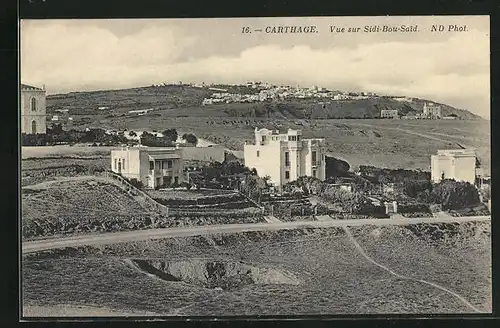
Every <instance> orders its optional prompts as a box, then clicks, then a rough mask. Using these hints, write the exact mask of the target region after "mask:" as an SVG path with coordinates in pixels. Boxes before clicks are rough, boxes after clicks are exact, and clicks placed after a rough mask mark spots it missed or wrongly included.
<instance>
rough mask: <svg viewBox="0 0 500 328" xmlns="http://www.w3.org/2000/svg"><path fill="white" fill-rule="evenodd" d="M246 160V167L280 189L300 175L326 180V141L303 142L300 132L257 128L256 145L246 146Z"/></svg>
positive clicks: (312, 140)
mask: <svg viewBox="0 0 500 328" xmlns="http://www.w3.org/2000/svg"><path fill="white" fill-rule="evenodd" d="M244 158H245V166H247V167H249V168H255V169H256V170H257V174H258V175H259V176H261V177H264V176H269V177H270V181H269V182H271V183H272V184H274V185H275V186H276V187H279V188H281V187H282V186H283V185H284V184H286V183H287V182H291V181H294V180H297V179H298V178H299V177H301V176H311V177H316V178H318V179H320V180H325V175H326V174H325V168H326V165H325V139H322V138H321V139H302V131H301V130H292V129H288V131H287V133H283V134H280V132H279V131H272V130H268V129H260V130H259V129H257V128H255V144H254V145H251V144H245V146H244Z"/></svg>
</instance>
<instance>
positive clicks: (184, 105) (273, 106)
mask: <svg viewBox="0 0 500 328" xmlns="http://www.w3.org/2000/svg"><path fill="white" fill-rule="evenodd" d="M219 87H223V86H219ZM232 88H233V89H234V90H233V89H231V90H228V91H230V92H243V91H245V92H247V91H248V90H239V89H237V88H236V87H232ZM235 88H236V89H235ZM212 93H213V91H211V90H209V89H208V88H200V87H191V86H188V85H167V86H159V87H154V86H149V87H140V88H131V89H121V90H101V91H89V92H71V93H68V94H57V95H49V96H47V112H48V113H53V112H54V111H55V110H58V109H68V110H69V113H70V114H71V115H96V114H104V115H106V116H110V117H112V116H117V115H123V114H125V113H127V112H128V111H129V110H136V109H155V110H159V111H168V112H169V115H170V116H195V117H207V116H208V117H262V118H275V119H290V118H295V119H336V118H378V117H379V116H380V110H382V109H397V110H399V112H400V113H401V114H408V113H413V114H414V113H417V112H419V111H421V110H422V106H423V103H424V102H425V101H427V100H422V99H415V100H414V101H413V102H412V103H404V102H399V101H396V100H394V99H392V98H389V97H373V98H369V99H360V100H338V101H334V100H332V101H321V100H318V99H304V100H294V101H287V102H259V103H250V104H248V103H246V104H244V103H231V104H220V105H211V106H207V107H202V106H201V102H202V100H203V99H204V98H206V97H209V96H210V95H211V94H212ZM99 107H109V108H107V109H104V110H99V109H98V108H99ZM442 111H443V114H444V115H450V114H456V115H457V116H458V117H460V118H461V119H478V118H479V116H477V115H474V114H472V113H471V112H469V111H466V110H462V109H457V108H454V107H451V106H447V105H444V104H442Z"/></svg>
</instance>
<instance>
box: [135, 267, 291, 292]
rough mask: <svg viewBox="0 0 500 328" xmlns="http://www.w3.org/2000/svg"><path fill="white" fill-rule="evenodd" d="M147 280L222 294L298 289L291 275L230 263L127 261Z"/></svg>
mask: <svg viewBox="0 0 500 328" xmlns="http://www.w3.org/2000/svg"><path fill="white" fill-rule="evenodd" d="M128 263H129V264H132V265H133V266H135V267H136V268H138V269H140V270H142V271H143V272H145V273H146V274H148V275H150V276H154V277H157V278H160V279H162V280H166V281H178V282H179V281H182V282H185V283H188V284H191V285H197V286H201V287H206V288H219V289H223V290H227V289H234V288H238V287H242V286H246V285H252V284H259V285H262V284H279V285H281V284H286V285H298V284H299V283H300V282H299V280H298V279H297V277H295V275H294V274H292V273H291V272H288V271H284V270H277V269H274V268H265V267H256V266H253V265H250V264H247V263H244V262H241V261H239V262H233V261H203V260H192V261H189V260H187V261H176V262H169V261H163V260H143V259H133V260H128Z"/></svg>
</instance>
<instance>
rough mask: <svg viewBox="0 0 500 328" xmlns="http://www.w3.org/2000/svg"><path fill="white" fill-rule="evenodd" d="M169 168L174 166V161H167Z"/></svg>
mask: <svg viewBox="0 0 500 328" xmlns="http://www.w3.org/2000/svg"><path fill="white" fill-rule="evenodd" d="M167 168H169V169H171V168H172V161H167Z"/></svg>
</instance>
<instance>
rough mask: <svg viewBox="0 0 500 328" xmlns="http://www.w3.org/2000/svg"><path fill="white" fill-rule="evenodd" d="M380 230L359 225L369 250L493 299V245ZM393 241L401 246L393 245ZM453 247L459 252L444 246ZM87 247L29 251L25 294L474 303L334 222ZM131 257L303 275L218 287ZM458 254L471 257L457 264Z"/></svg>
mask: <svg viewBox="0 0 500 328" xmlns="http://www.w3.org/2000/svg"><path fill="white" fill-rule="evenodd" d="M387 229H389V230H390V229H391V228H387ZM397 229H400V228H397ZM371 233H372V231H371V230H370V229H368V230H366V229H365V230H362V231H355V235H356V238H359V239H360V243H361V244H362V245H363V246H364V247H366V249H367V252H368V253H370V254H371V255H372V254H373V256H377V257H378V260H380V261H385V262H384V263H386V264H388V265H389V266H391V268H392V269H394V270H396V271H398V270H406V271H408V269H410V268H411V273H410V274H411V275H412V276H415V277H421V278H424V279H429V277H431V280H432V277H437V276H439V277H446V279H441V281H439V283H441V284H443V285H444V286H446V287H448V288H451V289H456V291H457V292H459V293H462V294H463V295H464V297H466V298H468V297H470V298H471V299H470V301H471V302H473V303H474V304H476V305H478V306H483V308H486V307H488V304H490V302H491V294H490V293H488V292H487V288H485V286H486V285H487V284H488V281H489V282H490V286H491V280H488V275H489V274H490V270H489V268H490V266H491V259H490V257H489V251H488V248H487V246H486V245H478V244H475V245H474V247H472V246H471V245H472V244H470V243H464V244H461V245H455V248H456V249H455V250H450V248H449V245H447V244H446V243H443V244H437V245H432V244H429V243H424V245H425V246H424V247H419V246H421V245H423V244H422V242H420V241H418V239H417V238H416V237H415V236H413V235H411V236H405V237H404V238H400V237H401V236H404V235H402V234H401V233H400V231H392V234H388V235H387V234H385V233H383V234H382V235H381V236H383V237H382V238H380V239H379V240H378V241H377V243H368V242H367V239H370V238H371V237H370V236H371ZM214 243H215V244H214ZM391 247H397V250H398V251H397V252H394V251H391ZM485 247H486V248H485ZM447 250H448V251H449V252H451V253H444V252H446V251H447ZM85 252H86V253H85ZM85 252H84V253H73V252H70V253H67V254H66V255H61V254H60V255H56V254H52V255H50V254H49V255H48V257H42V256H30V257H25V258H24V260H23V295H24V304H29V305H57V304H75V305H100V306H104V307H109V308H112V309H117V310H122V311H130V310H133V311H134V312H136V311H151V312H156V313H159V314H175V313H177V314H181V315H182V314H184V315H242V314H247V315H257V314H268V315H273V314H274V315H276V314H293V315H298V314H328V313H330V314H332V313H334V314H366V313H452V312H455V313H459V312H467V311H468V309H467V308H466V307H464V306H463V304H461V303H460V302H459V301H457V300H456V299H455V298H453V297H452V296H450V295H449V294H447V293H445V292H442V291H440V290H439V289H436V288H433V287H430V286H427V285H423V284H421V283H418V282H414V281H407V280H400V279H397V278H394V277H393V276H391V275H389V274H388V273H387V272H386V271H383V270H381V269H379V268H378V267H376V266H374V265H373V264H371V263H369V262H368V261H366V260H365V259H364V258H363V257H362V256H361V255H360V254H359V253H358V252H357V251H356V250H355V249H354V247H353V245H352V243H350V242H349V241H348V239H347V238H346V236H345V235H343V234H342V233H340V234H339V233H338V232H335V230H332V229H331V230H326V231H325V230H323V231H321V230H317V231H315V232H312V231H309V232H308V231H303V232H299V231H290V232H282V233H281V235H277V234H276V233H259V234H255V233H254V234H245V235H231V236H230V237H226V238H221V237H220V236H214V237H213V238H209V239H206V238H205V237H196V238H185V239H178V240H163V241H148V242H138V243H128V244H120V245H110V246H102V247H100V248H98V249H92V248H88V249H87V250H86V251H85ZM380 254H382V255H383V256H385V257H384V258H381V256H382V255H380ZM123 258H162V259H168V260H170V261H175V260H185V259H189V258H206V259H224V260H237V261H239V260H243V261H245V262H249V263H253V264H254V265H269V266H272V267H273V268H284V269H287V270H289V271H291V272H293V273H294V274H296V275H297V276H298V278H299V279H300V280H301V281H302V284H300V285H298V286H290V285H283V286H280V285H258V286H257V285H254V286H248V287H244V288H242V289H239V290H235V291H232V292H230V291H214V290H208V289H203V288H200V287H195V286H190V285H186V284H183V283H176V282H165V281H161V280H158V279H155V278H151V277H148V276H146V275H144V274H143V273H142V272H138V271H137V270H134V269H132V268H130V267H129V266H127V265H126V264H125V263H124V262H123V261H122V259H123ZM415 259H417V260H415ZM412 260H413V262H408V261H412ZM458 263H460V265H461V267H460V268H459V270H455V268H456V267H457V264H458ZM405 266H406V269H405ZM406 273H408V272H406ZM478 287H479V288H478ZM476 289H478V290H477V291H475V290H476ZM175 309H180V310H179V311H178V312H176V311H175Z"/></svg>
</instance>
